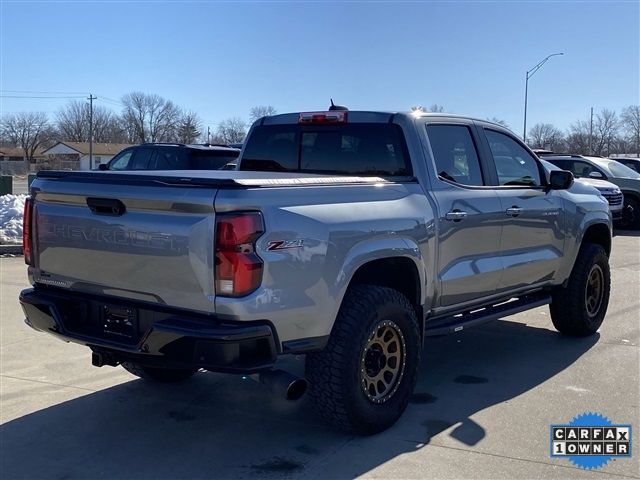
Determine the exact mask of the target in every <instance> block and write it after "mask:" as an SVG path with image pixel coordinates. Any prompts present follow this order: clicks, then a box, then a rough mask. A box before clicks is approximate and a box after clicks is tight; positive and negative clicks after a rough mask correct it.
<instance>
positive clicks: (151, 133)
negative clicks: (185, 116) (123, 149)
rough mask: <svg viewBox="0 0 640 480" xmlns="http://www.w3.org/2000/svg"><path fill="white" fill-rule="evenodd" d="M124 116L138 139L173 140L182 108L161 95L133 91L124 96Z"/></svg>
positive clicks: (144, 140) (150, 140)
mask: <svg viewBox="0 0 640 480" xmlns="http://www.w3.org/2000/svg"><path fill="white" fill-rule="evenodd" d="M122 103H123V105H124V110H123V112H122V116H123V119H124V121H125V122H126V123H127V124H128V128H127V129H128V130H129V131H130V132H132V133H133V136H134V138H135V140H136V141H138V142H140V143H146V142H162V141H173V140H174V139H175V136H176V128H177V125H178V121H179V119H180V115H181V111H180V109H179V108H178V107H177V106H176V105H175V104H174V103H173V102H172V101H170V100H166V99H164V98H162V97H161V96H160V95H156V94H147V93H143V92H131V93H129V94H127V95H125V96H124V97H122Z"/></svg>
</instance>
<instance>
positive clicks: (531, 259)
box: [483, 127, 564, 292]
mask: <svg viewBox="0 0 640 480" xmlns="http://www.w3.org/2000/svg"><path fill="white" fill-rule="evenodd" d="M483 130H484V133H485V138H486V142H487V143H486V144H485V145H486V147H487V151H488V154H489V155H490V156H491V158H492V159H493V165H494V166H495V170H494V173H493V175H495V177H494V180H493V182H494V183H495V185H496V186H495V189H496V192H497V194H498V197H499V199H500V203H501V206H502V215H500V223H501V224H502V239H501V243H500V249H501V255H502V264H503V266H504V271H503V274H502V277H501V279H500V282H499V283H498V291H499V292H506V291H511V290H516V289H521V288H525V287H527V286H531V285H534V284H540V283H546V282H550V281H551V280H552V279H553V278H554V277H555V275H556V272H557V270H558V268H559V267H560V265H561V263H562V256H563V251H564V210H563V208H562V198H561V194H560V193H559V191H558V190H550V189H548V188H546V179H545V177H544V170H543V167H542V165H541V164H540V163H539V162H538V161H537V160H536V159H535V157H534V156H533V154H531V153H530V152H529V151H528V150H527V149H526V148H525V147H524V146H523V145H522V144H520V142H519V141H518V140H516V139H515V138H514V137H513V136H512V135H509V134H507V133H506V132H504V131H498V130H493V129H491V128H487V127H484V128H483Z"/></svg>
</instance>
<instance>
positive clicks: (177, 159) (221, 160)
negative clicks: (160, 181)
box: [149, 147, 240, 170]
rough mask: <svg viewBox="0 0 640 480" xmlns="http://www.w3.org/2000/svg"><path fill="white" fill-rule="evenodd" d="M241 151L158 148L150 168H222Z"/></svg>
mask: <svg viewBox="0 0 640 480" xmlns="http://www.w3.org/2000/svg"><path fill="white" fill-rule="evenodd" d="M239 153H240V151H237V152H234V151H216V150H196V149H190V150H187V149H182V148H174V147H168V148H157V149H156V155H155V158H154V161H153V162H152V164H151V165H150V168H149V169H150V170H220V169H223V168H224V166H225V165H226V164H228V163H229V162H233V161H235V160H236V158H237V157H238V154H239Z"/></svg>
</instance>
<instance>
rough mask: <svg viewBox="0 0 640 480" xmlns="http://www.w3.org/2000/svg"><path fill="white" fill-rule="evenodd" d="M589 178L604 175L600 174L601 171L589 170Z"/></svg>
mask: <svg viewBox="0 0 640 480" xmlns="http://www.w3.org/2000/svg"><path fill="white" fill-rule="evenodd" d="M589 178H604V176H603V175H602V173H600V172H598V171H597V170H593V171H591V172H589Z"/></svg>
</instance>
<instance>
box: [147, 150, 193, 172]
mask: <svg viewBox="0 0 640 480" xmlns="http://www.w3.org/2000/svg"><path fill="white" fill-rule="evenodd" d="M153 166H154V168H153V169H154V170H188V169H189V166H188V163H187V156H186V151H185V150H184V149H180V148H176V147H160V148H156V154H155V156H154V160H153Z"/></svg>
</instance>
